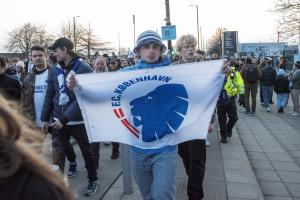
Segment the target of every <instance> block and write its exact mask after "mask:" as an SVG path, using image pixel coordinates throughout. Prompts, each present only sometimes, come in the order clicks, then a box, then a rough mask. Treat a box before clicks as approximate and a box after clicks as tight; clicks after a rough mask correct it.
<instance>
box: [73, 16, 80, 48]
mask: <svg viewBox="0 0 300 200" xmlns="http://www.w3.org/2000/svg"><path fill="white" fill-rule="evenodd" d="M77 17H80V16H75V17H73V39H74V50H75V52H76V45H77V44H76V43H77V42H76V21H75V19H76V18H77Z"/></svg>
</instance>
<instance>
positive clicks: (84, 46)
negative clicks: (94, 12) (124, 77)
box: [78, 24, 112, 59]
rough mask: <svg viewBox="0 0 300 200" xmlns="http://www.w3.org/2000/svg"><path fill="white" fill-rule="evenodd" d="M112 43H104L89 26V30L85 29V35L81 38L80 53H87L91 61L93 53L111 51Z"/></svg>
mask: <svg viewBox="0 0 300 200" xmlns="http://www.w3.org/2000/svg"><path fill="white" fill-rule="evenodd" d="M110 44H111V43H110V42H103V41H101V39H99V37H98V36H97V35H95V34H94V32H93V29H91V26H90V24H89V27H88V28H87V29H84V34H83V35H82V36H81V37H80V41H79V43H78V52H85V53H86V54H87V57H88V58H89V59H90V58H91V54H92V52H99V51H110V50H112V48H111V47H110Z"/></svg>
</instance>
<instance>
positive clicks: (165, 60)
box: [121, 57, 170, 71]
mask: <svg viewBox="0 0 300 200" xmlns="http://www.w3.org/2000/svg"><path fill="white" fill-rule="evenodd" d="M169 64H170V60H169V59H168V58H167V57H164V58H163V59H162V60H161V62H157V63H145V62H144V61H143V60H141V61H140V62H138V63H137V64H136V65H134V66H129V67H125V68H123V69H121V71H128V70H136V69H146V68H154V67H162V66H167V65H169Z"/></svg>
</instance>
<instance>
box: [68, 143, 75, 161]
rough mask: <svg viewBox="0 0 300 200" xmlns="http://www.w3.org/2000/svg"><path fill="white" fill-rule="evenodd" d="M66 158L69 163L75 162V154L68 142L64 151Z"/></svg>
mask: <svg viewBox="0 0 300 200" xmlns="http://www.w3.org/2000/svg"><path fill="white" fill-rule="evenodd" d="M66 157H67V159H68V161H69V162H75V161H76V154H75V151H74V148H73V145H72V144H71V143H70V142H68V144H67V149H66Z"/></svg>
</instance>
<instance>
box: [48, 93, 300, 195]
mask: <svg viewBox="0 0 300 200" xmlns="http://www.w3.org/2000/svg"><path fill="white" fill-rule="evenodd" d="M275 97H276V95H274V97H273V99H274V98H275ZM257 107H258V110H257V114H256V116H253V117H250V116H246V115H244V114H241V113H239V121H238V122H237V125H236V129H234V131H233V136H232V138H231V139H230V140H229V143H228V144H221V143H220V139H219V135H218V130H217V129H215V131H214V132H213V133H211V134H209V136H208V137H209V141H210V147H208V148H207V162H206V173H205V179H204V184H203V186H204V193H205V199H206V200H223V199H224V200H225V199H229V200H250V199H253V200H260V199H266V200H300V169H299V166H300V123H299V122H300V116H291V115H288V114H287V113H284V114H278V113H277V109H276V108H275V105H273V106H272V110H271V112H270V113H267V112H264V111H263V109H262V107H261V106H260V105H258V106H257ZM287 110H291V108H290V107H288V108H287ZM287 110H286V111H287ZM47 141H48V144H50V140H49V138H48V140H47ZM47 148H48V149H47ZM44 151H45V152H49V147H46V149H45V150H44ZM75 151H76V154H77V157H78V159H77V160H78V163H79V172H78V174H77V176H75V177H74V178H71V179H69V182H70V189H71V190H72V191H74V192H75V193H76V194H77V199H80V200H81V199H89V200H99V199H104V200H119V199H122V200H137V199H142V198H141V196H140V193H139V190H138V187H137V185H136V184H134V185H133V193H132V194H131V195H123V177H122V175H121V171H122V169H121V159H120V158H119V159H117V160H111V159H110V154H111V146H108V147H106V146H104V145H101V150H100V155H101V161H100V169H99V170H98V174H99V181H100V187H99V189H98V191H97V193H96V194H95V195H94V196H92V197H84V196H83V192H84V189H85V187H86V186H87V178H86V175H87V174H86V170H85V168H84V162H83V159H82V156H81V153H80V151H79V149H78V146H77V145H75ZM66 164H68V163H66ZM186 182H187V176H186V174H185V171H184V168H183V165H182V161H181V159H180V158H178V167H177V176H176V188H177V190H176V199H178V200H187V199H188V198H187V195H186Z"/></svg>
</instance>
